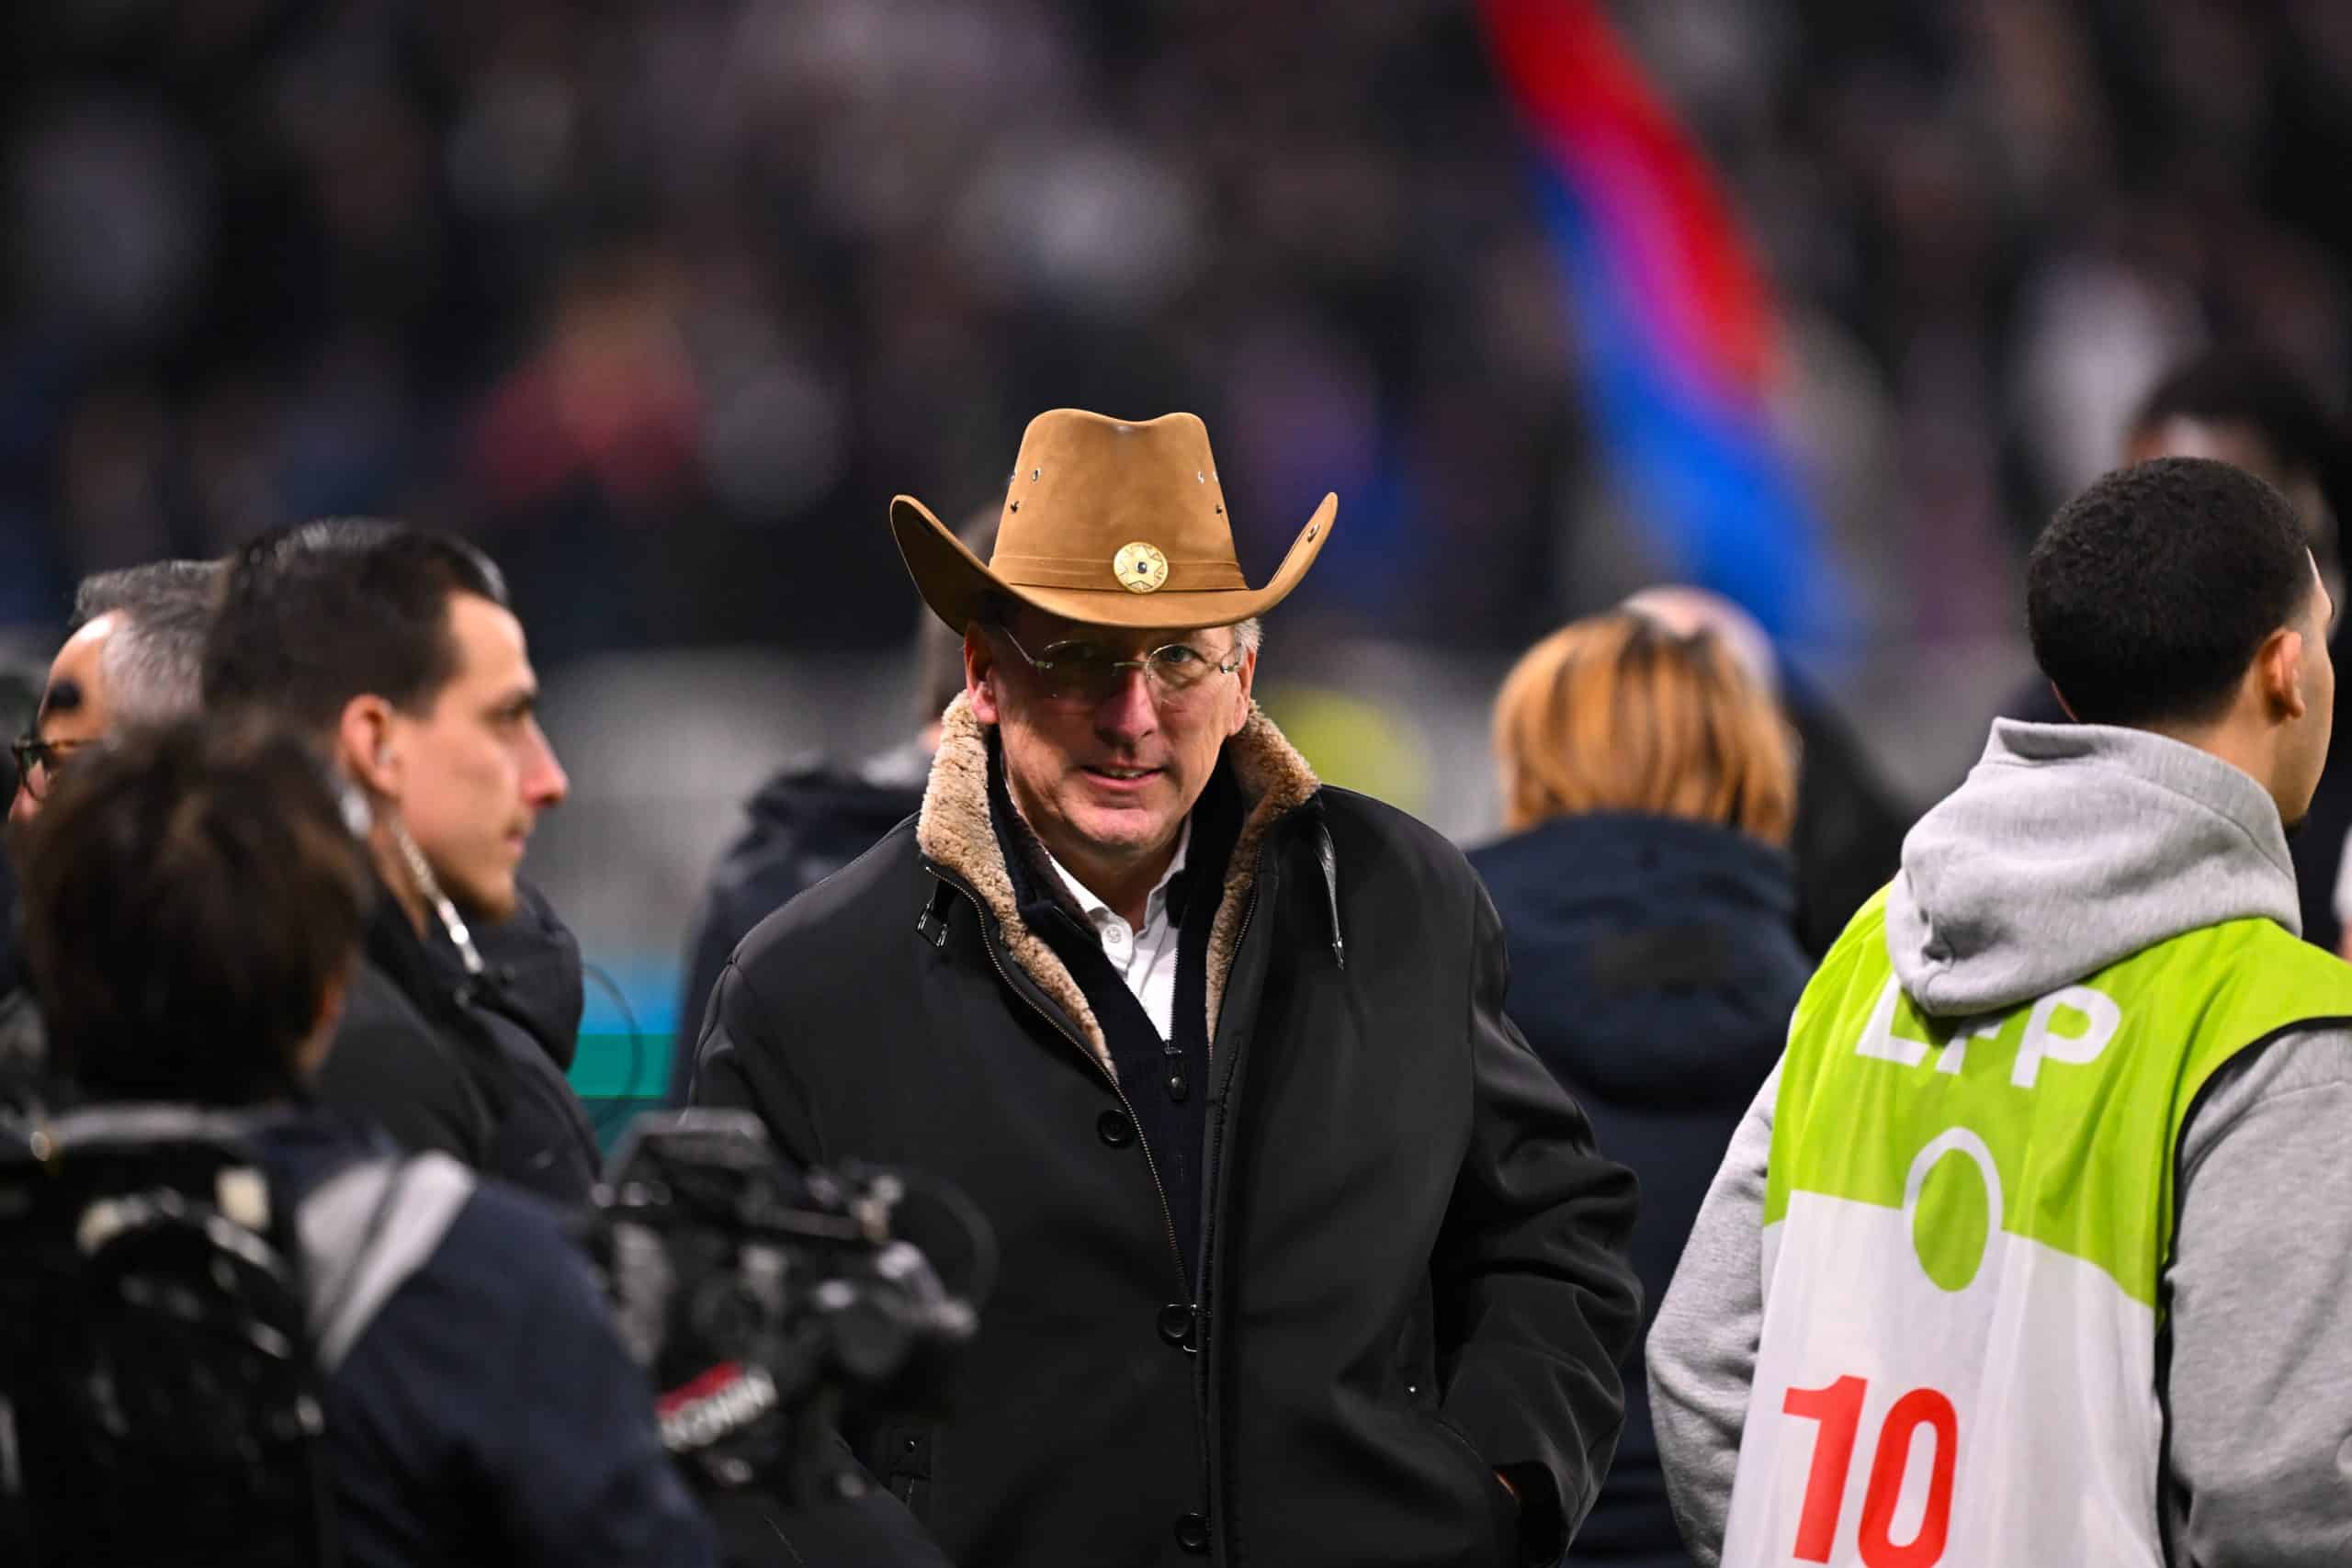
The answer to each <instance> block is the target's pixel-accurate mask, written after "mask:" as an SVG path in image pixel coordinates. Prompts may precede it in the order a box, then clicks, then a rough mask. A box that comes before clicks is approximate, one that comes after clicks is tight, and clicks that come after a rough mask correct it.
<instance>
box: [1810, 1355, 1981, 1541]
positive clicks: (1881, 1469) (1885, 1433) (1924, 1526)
mask: <svg viewBox="0 0 2352 1568" xmlns="http://www.w3.org/2000/svg"><path fill="white" fill-rule="evenodd" d="M1869 1388H1870V1385H1869V1383H1867V1382H1864V1381H1863V1380H1862V1379H1860V1378H1857V1377H1843V1378H1839V1379H1838V1381H1837V1382H1833V1383H1831V1384H1830V1385H1829V1386H1828V1387H1827V1388H1792V1389H1791V1390H1789V1392H1788V1394H1787V1396H1786V1397H1785V1398H1783V1399H1782V1400H1781V1409H1782V1410H1783V1411H1785V1412H1787V1413H1788V1414H1789V1415H1791V1416H1798V1417H1800V1418H1802V1419H1804V1420H1807V1421H1818V1422H1820V1423H1821V1436H1820V1438H1819V1439H1818V1440H1817V1441H1815V1444H1814V1446H1813V1467H1812V1469H1811V1470H1810V1471H1809V1472H1807V1473H1806V1475H1805V1482H1804V1513H1803V1514H1802V1515H1800V1516H1799V1517H1798V1519H1797V1540H1796V1547H1795V1549H1794V1550H1795V1552H1796V1555H1797V1556H1798V1557H1799V1558H1801V1559H1803V1560H1804V1562H1828V1561H1829V1550H1830V1546H1831V1543H1833V1542H1834V1541H1835V1540H1837V1539H1838V1511H1839V1509H1840V1507H1841V1506H1843V1504H1844V1502H1845V1498H1846V1473H1847V1472H1848V1471H1849V1470H1850V1469H1851V1468H1852V1466H1853V1462H1854V1438H1856V1437H1857V1436H1858V1435H1859V1434H1860V1430H1861V1425H1862V1396H1863V1394H1864V1393H1867V1392H1868V1391H1869ZM1920 1427H1934V1428H1935V1432H1936V1459H1935V1470H1934V1471H1933V1472H1931V1473H1930V1474H1929V1476H1928V1507H1927V1511H1926V1513H1925V1514H1923V1515H1922V1516H1921V1517H1920V1520H1919V1532H1918V1533H1917V1535H1915V1536H1913V1537H1912V1538H1911V1539H1910V1540H1906V1541H1905V1542H1903V1543H1902V1544H1900V1545H1897V1544H1896V1543H1895V1542H1894V1540H1893V1539H1892V1536H1891V1534H1890V1531H1891V1530H1892V1529H1893V1527H1894V1504H1895V1500H1896V1499H1897V1498H1899V1497H1900V1496H1902V1495H1903V1472H1904V1471H1905V1469H1906V1468H1908V1466H1909V1465H1910V1462H1911V1435H1912V1434H1913V1433H1914V1432H1917V1430H1918V1429H1919V1428H1920ZM1959 1454H1960V1417H1959V1416H1958V1414H1957V1413H1956V1412H1954V1411H1953V1409H1952V1407H1951V1400H1949V1399H1946V1398H1945V1397H1944V1396H1943V1395H1942V1394H1940V1393H1937V1392H1936V1391H1935V1390H1934V1389H1932V1388H1915V1389H1913V1390H1912V1391H1911V1392H1910V1393H1906V1394H1905V1395H1904V1396H1903V1397H1902V1398H1900V1399H1898V1400H1896V1401H1895V1402H1894V1408H1893V1409H1891V1410H1889V1411H1888V1412H1887V1413H1886V1420H1885V1422H1884V1424H1883V1425H1882V1426H1881V1427H1879V1433H1878V1448H1877V1450H1876V1451H1875V1452H1874V1453H1873V1454H1872V1455H1871V1483H1870V1488H1869V1490H1867V1491H1865V1492H1864V1493H1863V1494H1862V1531H1861V1539H1860V1540H1859V1541H1857V1542H1856V1545H1857V1546H1859V1547H1860V1550H1861V1553H1862V1562H1863V1563H1864V1564H1865V1565H1866V1568H1930V1565H1931V1564H1932V1563H1934V1562H1937V1561H1938V1560H1939V1559H1940V1558H1941V1557H1942V1556H1943V1554H1944V1537H1945V1535H1946V1534H1947V1533H1948V1532H1949V1531H1950V1529H1951V1476H1952V1466H1953V1465H1954V1464H1955V1463H1956V1462H1957V1461H1958V1459H1959Z"/></svg>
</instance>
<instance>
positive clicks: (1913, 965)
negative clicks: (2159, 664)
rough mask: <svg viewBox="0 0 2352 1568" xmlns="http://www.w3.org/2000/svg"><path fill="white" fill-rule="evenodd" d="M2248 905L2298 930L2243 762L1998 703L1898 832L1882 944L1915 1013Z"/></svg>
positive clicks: (2075, 969)
mask: <svg viewBox="0 0 2352 1568" xmlns="http://www.w3.org/2000/svg"><path fill="white" fill-rule="evenodd" d="M2239 919H2267V920H2274V921H2276V922H2277V923H2278V924H2279V925H2280V926H2282V927H2284V928H2285V929H2286V930H2287V931H2290V932H2292V933H2294V934H2296V935H2298V936H2300V935H2301V934H2302V918H2301V913H2300V909H2299V906H2298V904H2297V901H2296V894H2295V872H2294V863H2293V862H2292V861H2291V860H2290V858H2289V857H2288V853H2287V835H2286V831H2285V829H2283V828H2282V827H2281V826H2280V824H2279V820H2278V807H2277V806H2276V805H2274V804H2273V803H2272V801H2271V799H2270V796H2269V795H2268V794H2267V792H2266V791H2265V790H2264V789H2263V787H2262V786H2261V785H2260V784H2256V782H2255V781H2254V779H2253V778H2252V777H2250V776H2249V775H2247V774H2245V773H2241V772H2240V771H2239V770H2237V769H2236V768H2234V767H2232V766H2231V765H2230V764H2229V763H2227V762H2224V761H2222V760H2221V759H2220V758H2218V757H2215V756H2213V755H2211V753H2209V752H2205V751H2200V750H2197V749H2196V748H2195V747H2193V746H2188V745H2184V744H2182V743H2181V742H2179V741H2177V740H2170V739H2165V737H2163V736H2160V735H2153V734H2150V733H2148V732H2146V731H2144V730H2137V729H2117V728H2109V727H2108V726H2105V725H2091V724H2064V725H2060V724H2023V723H2019V722H2018V721H2016V720H2014V719H2006V718H2005V719H1998V720H1996V721H1995V723H1994V726H1993V734H1992V739H1990V740H1989V741H1988V742H1987V743H1986V745H1985V755H1984V757H1983V758H1982V759H1981V760H1979V761H1978V762H1977V764H1976V766H1975V767H1974V768H1973V770H1971V771H1970V773H1969V775H1968V779H1967V782H1965V783H1964V784H1962V785H1961V786H1960V788H1959V789H1958V790H1956V791H1954V792H1953V793H1952V794H1951V795H1950V796H1949V797H1947V798H1946V799H1945V800H1944V802H1943V803H1942V804H1941V805H1939V806H1938V807H1936V808H1935V809H1934V810H1932V811H1930V812H1928V815H1927V816H1926V817H1924V818H1921V819H1920V821H1919V825H1918V826H1917V827H1916V828H1914V829H1912V830H1911V835H1910V837H1909V838H1907V839H1905V840H1904V843H1903V869H1902V870H1901V872H1899V873H1898V874H1896V876H1895V878H1894V886H1892V887H1890V888H1889V889H1888V891H1887V899H1886V943H1887V953H1888V956H1889V957H1890V958H1891V959H1892V960H1893V962H1894V972H1895V974H1896V976H1898V977H1899V978H1900V979H1901V980H1902V982H1903V989H1904V990H1905V993H1907V994H1908V995H1909V996H1910V998H1911V999H1912V1001H1913V1002H1915V1003H1917V1006H1918V1007H1919V1009H1920V1010H1922V1011H1923V1012H1926V1013H1928V1014H1929V1015H1931V1016H1936V1017H1965V1016H1967V1015H1970V1014H1973V1013H1981V1012H1995V1011H1998V1010H2002V1009H2005V1008H2010V1007H2015V1006H2017V1005H2018V1003H2020V1002H2025V1001H2030V1000H2031V999H2032V998H2036V997H2041V996H2045V995H2047V994H2048V993H2050V992H2051V991H2053V990H2055V989H2057V988H2058V987H2061V986H2064V985H2068V984H2071V983H2072V982H2074V981H2076V980H2079V979H2081V978H2082V977H2083V976H2086V975H2091V974H2096V973H2097V972H2098V971H2099V970H2101V969H2104V968H2106V967H2107V966H2108V965H2109V964H2114V963H2116V962H2117V961H2119V960H2120V959H2124V958H2128V957H2130V956H2131V954H2132V953H2138V952H2140V951H2142V950H2143V949H2144V948H2148V947H2152V946H2154V944H2155V943H2157V942H2164V941H2166V940H2168V939H2170V938H2172V937H2176V936H2179V935H2181V934H2182V933H2183V932H2186V931H2197V930H2199V929H2201V928H2203V927H2206V926H2213V925H2220V924H2222V923H2223V922H2224V921H2228V920H2239Z"/></svg>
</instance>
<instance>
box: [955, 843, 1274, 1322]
mask: <svg viewBox="0 0 2352 1568" xmlns="http://www.w3.org/2000/svg"><path fill="white" fill-rule="evenodd" d="M924 869H925V870H926V871H930V874H931V875H932V876H933V877H935V878H937V879H938V881H939V883H940V885H941V886H946V887H954V888H955V889H956V891H957V892H958V893H961V894H962V895H963V896H964V897H966V898H967V899H969V900H970V901H971V905H972V910H973V913H975V914H977V915H978V916H979V917H980V945H981V946H982V947H984V948H986V949H988V954H989V963H990V964H993V965H995V967H996V975H997V978H998V979H1000V980H1001V981H1003V982H1004V985H1005V988H1006V989H1007V990H1009V991H1011V992H1012V994H1013V995H1014V996H1016V997H1019V998H1021V999H1022V1000H1023V1002H1026V1003H1027V1004H1028V1005H1029V1008H1030V1010H1032V1011H1033V1012H1035V1014H1036V1015H1037V1016H1038V1017H1039V1018H1042V1019H1044V1020H1045V1021H1046V1022H1047V1023H1048V1024H1050V1025H1052V1026H1053V1031H1054V1032H1055V1033H1057V1034H1058V1035H1060V1036H1061V1037H1062V1038H1063V1039H1065V1040H1067V1041H1069V1043H1070V1044H1071V1045H1073V1046H1075V1047H1076V1048H1077V1050H1078V1054H1079V1055H1081V1056H1083V1057H1085V1058H1086V1060H1087V1063H1088V1064H1089V1065H1090V1066H1092V1067H1093V1068H1094V1070H1095V1071H1096V1072H1098V1073H1100V1074H1101V1075H1102V1076H1103V1082H1104V1083H1107V1084H1109V1085H1110V1086H1111V1092H1112V1093H1113V1094H1115V1095H1117V1096H1118V1097H1119V1105H1120V1107H1121V1109H1123V1110H1125V1111H1126V1113H1127V1122H1128V1123H1129V1124H1130V1125H1132V1126H1133V1127H1134V1128H1135V1129H1136V1147H1138V1148H1140V1149H1142V1150H1143V1167H1144V1169H1145V1170H1146V1171H1147V1172H1148V1173H1149V1174H1150V1176H1151V1190H1152V1191H1153V1193H1154V1194H1156V1195H1157V1196H1158V1197H1159V1222H1160V1224H1163V1225H1165V1226H1166V1227H1167V1233H1168V1253H1169V1256H1170V1257H1171V1258H1174V1259H1175V1260H1176V1279H1177V1294H1178V1295H1179V1296H1180V1297H1181V1298H1182V1300H1183V1301H1184V1303H1186V1306H1187V1309H1188V1310H1189V1311H1190V1312H1191V1313H1192V1314H1193V1323H1194V1325H1196V1326H1195V1328H1194V1329H1193V1332H1194V1333H1195V1334H1196V1335H1203V1336H1204V1330H1203V1329H1202V1328H1201V1327H1199V1326H1197V1325H1199V1324H1200V1322H1201V1317H1202V1313H1201V1303H1199V1302H1198V1301H1197V1300H1195V1299H1194V1298H1193V1271H1192V1270H1191V1269H1187V1268H1186V1267H1184V1247H1183V1244H1182V1243H1181V1242H1179V1241H1178V1240H1177V1239H1176V1211H1175V1209H1174V1207H1173V1206H1171V1205H1170V1203H1169V1201H1168V1189H1167V1187H1166V1185H1165V1184H1163V1183H1162V1182H1161V1181H1160V1179H1159V1161H1157V1160H1155V1159H1153V1158H1152V1157H1151V1141H1150V1140H1149V1139H1148V1138H1146V1137H1145V1136H1144V1135H1143V1120H1142V1118H1140V1117H1138V1116H1137V1115H1136V1108H1135V1102H1134V1101H1132V1100H1129V1099H1128V1098H1127V1091H1126V1089H1125V1087H1124V1086H1123V1085H1122V1084H1121V1083H1120V1082H1119V1077H1118V1075H1117V1074H1116V1073H1114V1072H1112V1071H1111V1070H1110V1069H1109V1068H1108V1067H1106V1066H1103V1059H1102V1058H1101V1057H1099V1056H1097V1055H1095V1054H1094V1053H1093V1052H1092V1051H1091V1050H1089V1049H1088V1048H1087V1044H1086V1042H1085V1041H1083V1040H1081V1039H1080V1038H1079V1037H1078V1036H1077V1035H1076V1034H1075V1033H1073V1032H1070V1030H1069V1028H1067V1027H1066V1026H1065V1025H1064V1023H1063V1021H1061V1020H1060V1019H1058V1018H1056V1017H1055V1016H1054V1014H1053V1010H1051V1009H1049V1008H1047V1007H1046V1006H1045V1005H1044V1004H1042V1003H1040V1002H1038V1001H1037V1000H1036V999H1035V998H1032V997H1031V996H1030V995H1029V994H1028V993H1027V992H1025V991H1023V989H1022V988H1021V987H1019V986H1017V985H1015V984H1014V983H1013V979H1012V974H1011V972H1010V971H1008V970H1007V969H1006V968H1005V966H1004V960H1003V958H1002V957H1001V956H1000V955H999V954H998V953H997V949H996V941H995V939H994V938H993V937H991V936H989V929H988V910H987V908H984V907H983V906H982V905H981V903H980V896H979V895H978V894H977V893H975V892H973V891H972V890H971V889H970V888H968V887H966V886H961V885H960V884H958V883H956V882H955V881H953V880H951V879H950V878H948V877H946V876H944V875H941V874H940V873H938V872H936V871H931V868H930V867H928V866H926V867H925V868H924ZM1250 905H1251V908H1256V905H1257V894H1256V891H1255V890H1254V889H1253V890H1252V891H1251V894H1250ZM1244 929H1245V930H1246V929H1247V922H1246V921H1245V922H1244ZM941 934H942V935H943V936H944V934H945V933H944V932H942V933H941ZM1204 1337H1205V1336H1204Z"/></svg>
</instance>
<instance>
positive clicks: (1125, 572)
mask: <svg viewBox="0 0 2352 1568" xmlns="http://www.w3.org/2000/svg"><path fill="white" fill-rule="evenodd" d="M1111 570H1112V572H1113V573H1114V575H1115V576H1116V577H1117V578H1118V580H1119V586H1120V587H1122V588H1124V589H1125V590H1126V591H1127V592H1130V593H1157V592H1159V587H1160V584H1162V583H1164V582H1166V581H1168V558H1167V557H1166V556H1164V555H1162V554H1161V553H1160V550H1159V546H1157V545H1153V544H1148V543H1146V542H1145V541H1143V540H1141V539H1136V540H1133V541H1131V542H1130V543H1127V544H1124V545H1121V546H1120V547H1119V553H1118V554H1116V555H1114V556H1113V557H1112V558H1111Z"/></svg>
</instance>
